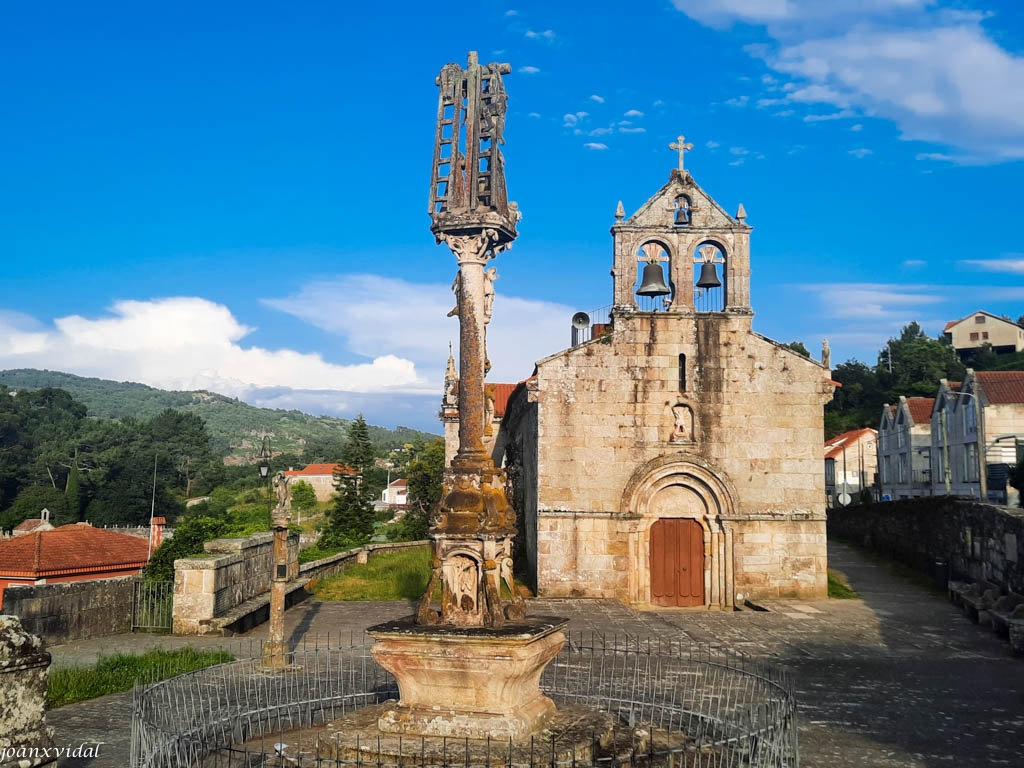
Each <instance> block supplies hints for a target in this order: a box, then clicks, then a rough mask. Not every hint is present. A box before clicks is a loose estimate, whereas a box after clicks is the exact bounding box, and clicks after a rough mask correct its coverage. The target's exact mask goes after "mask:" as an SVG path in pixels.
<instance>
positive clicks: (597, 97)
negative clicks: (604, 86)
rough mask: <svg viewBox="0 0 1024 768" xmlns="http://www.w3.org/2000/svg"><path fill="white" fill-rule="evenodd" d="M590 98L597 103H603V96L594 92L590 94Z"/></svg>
mask: <svg viewBox="0 0 1024 768" xmlns="http://www.w3.org/2000/svg"><path fill="white" fill-rule="evenodd" d="M590 100H591V101H596V102H597V103H598V104H604V96H598V95H597V94H596V93H592V94H590Z"/></svg>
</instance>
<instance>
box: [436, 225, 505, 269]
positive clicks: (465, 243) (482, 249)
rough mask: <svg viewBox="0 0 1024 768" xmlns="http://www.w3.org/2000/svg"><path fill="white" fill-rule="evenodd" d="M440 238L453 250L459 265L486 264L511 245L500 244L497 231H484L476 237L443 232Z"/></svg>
mask: <svg viewBox="0 0 1024 768" xmlns="http://www.w3.org/2000/svg"><path fill="white" fill-rule="evenodd" d="M438 238H439V239H440V240H441V242H443V243H444V244H445V245H447V246H448V247H449V248H450V249H451V252H452V253H453V254H455V258H456V259H458V260H459V264H465V263H476V264H486V263H487V262H488V261H490V260H491V259H493V258H494V257H495V256H497V255H498V254H499V253H501V251H503V250H505V249H506V248H507V247H508V245H509V244H508V243H500V242H499V235H498V231H497V230H496V229H483V230H481V231H480V233H479V234H475V235H452V234H448V233H445V232H442V233H441V234H440V235H438Z"/></svg>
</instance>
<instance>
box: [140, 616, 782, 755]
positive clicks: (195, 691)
mask: <svg viewBox="0 0 1024 768" xmlns="http://www.w3.org/2000/svg"><path fill="white" fill-rule="evenodd" d="M370 645H371V643H370V642H357V643H353V644H352V645H349V646H343V647H337V646H335V647H330V648H300V649H298V650H296V651H293V652H292V653H291V654H289V658H288V659H287V661H288V662H289V663H288V665H287V667H286V668H284V669H281V670H276V671H273V670H267V669H264V667H263V665H262V662H261V660H260V659H258V658H257V659H243V660H239V661H235V662H230V663H227V664H221V665H217V666H213V667H208V668H206V669H203V670H199V671H197V672H191V673H188V674H185V675H180V676H178V677H175V678H172V679H170V680H165V681H163V682H158V683H153V684H139V685H137V686H136V688H135V690H134V692H133V718H132V740H131V755H132V766H133V768H236V767H237V768H241V767H243V766H244V767H245V768H255V766H267V767H268V768H269V767H270V766H282V767H283V766H289V767H290V768H313V767H314V766H315V767H316V768H364V767H365V768H456V767H458V768H502V767H504V768H537V767H539V766H549V767H550V768H584V766H593V767H594V768H598V767H600V768H627V766H637V768H647V766H650V767H651V768H653V767H654V766H669V767H671V768H690V767H691V766H693V767H700V768H704V767H711V766H714V767H715V768H741V767H747V768H755V767H756V768H796V766H798V764H799V760H798V744H797V734H796V703H795V700H794V696H793V686H792V683H791V681H790V680H789V678H788V677H787V675H786V674H785V672H784V671H783V670H782V669H780V668H779V667H778V666H776V665H775V664H772V663H770V662H766V661H755V660H752V659H750V658H748V657H745V656H742V655H740V654H735V653H729V652H726V651H723V650H716V649H712V648H708V647H706V646H699V645H691V644H689V643H687V642H682V641H673V642H668V641H664V640H661V641H659V640H657V639H652V640H643V639H638V638H635V637H632V636H630V637H625V638H623V637H615V638H606V637H602V636H599V635H590V636H583V635H571V636H570V637H569V641H568V642H567V643H566V646H565V648H564V649H563V650H562V652H561V653H559V655H558V656H557V657H556V658H555V660H554V661H552V662H551V664H550V665H549V666H548V667H547V669H546V670H545V672H544V675H543V677H542V680H541V687H542V689H543V690H544V692H545V693H546V694H547V695H549V696H550V697H551V698H552V699H554V701H555V702H556V704H557V705H558V706H559V708H560V709H561V708H563V707H570V706H572V707H586V708H589V709H591V710H597V711H601V712H605V713H608V714H609V715H610V716H611V718H612V721H613V722H614V727H613V729H612V732H610V733H603V734H597V733H595V734H593V738H582V739H581V738H580V735H579V734H578V733H577V734H576V735H575V741H572V740H570V741H563V737H562V736H552V737H551V738H550V739H547V738H546V737H541V738H537V737H535V738H534V739H531V740H530V741H529V743H528V744H516V745H514V746H513V745H512V744H506V743H500V742H497V741H495V742H493V743H492V742H491V741H489V740H488V741H487V742H486V745H484V746H482V744H481V743H479V742H478V743H471V742H470V741H469V740H466V741H464V740H461V739H440V738H438V739H429V738H419V737H416V738H412V737H406V738H405V739H404V740H403V739H399V740H398V747H397V752H396V750H395V748H394V745H393V744H392V745H391V746H390V747H389V746H388V745H387V744H384V743H383V742H382V741H381V739H380V738H378V739H377V741H376V742H375V743H374V742H373V741H372V739H371V740H369V741H363V742H362V744H361V745H359V744H357V746H356V748H355V749H351V748H344V747H343V746H342V745H341V744H340V743H339V739H340V738H341V735H339V734H338V733H336V732H335V731H336V729H335V731H331V729H330V728H329V727H327V728H325V726H327V725H328V724H329V723H331V721H333V720H335V719H337V718H339V717H342V716H345V715H352V713H354V712H356V711H358V710H359V709H361V708H363V707H366V706H369V705H373V704H379V703H382V702H384V701H387V700H391V699H397V698H398V693H399V692H398V686H397V683H396V681H395V679H394V678H393V677H392V676H391V675H390V674H389V673H387V672H386V671H384V670H383V669H382V668H380V667H379V666H378V665H377V664H376V662H375V661H374V660H373V658H372V656H371V655H370V652H369V649H370ZM349 741H351V739H349ZM349 747H351V744H350V745H349Z"/></svg>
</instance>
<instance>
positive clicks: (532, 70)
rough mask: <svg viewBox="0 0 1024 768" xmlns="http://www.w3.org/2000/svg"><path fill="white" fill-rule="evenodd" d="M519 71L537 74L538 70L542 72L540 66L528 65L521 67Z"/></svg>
mask: <svg viewBox="0 0 1024 768" xmlns="http://www.w3.org/2000/svg"><path fill="white" fill-rule="evenodd" d="M517 71H518V72H521V73H522V74H524V75H536V74H537V73H538V72H540V68H539V67H529V66H527V67H520V68H519V69H518V70H517Z"/></svg>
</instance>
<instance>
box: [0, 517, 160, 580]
mask: <svg viewBox="0 0 1024 768" xmlns="http://www.w3.org/2000/svg"><path fill="white" fill-rule="evenodd" d="M148 559H149V541H148V540H147V539H140V538H139V537H137V536H128V535H127V534H124V533H115V532H114V531H107V530H104V529H102V528H93V527H92V526H91V525H83V524H76V525H62V526H60V527H59V528H55V529H54V530H52V531H36V532H35V533H30V534H27V535H24V536H17V537H15V538H11V539H8V540H6V541H0V576H2V575H5V574H7V575H9V574H11V573H18V574H32V575H35V576H36V577H38V576H39V575H42V574H46V573H52V572H54V571H86V572H88V570H90V569H92V570H97V571H99V570H105V569H109V568H110V566H122V567H130V566H138V567H139V568H141V567H142V566H143V565H145V564H146V561H147V560H148Z"/></svg>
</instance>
